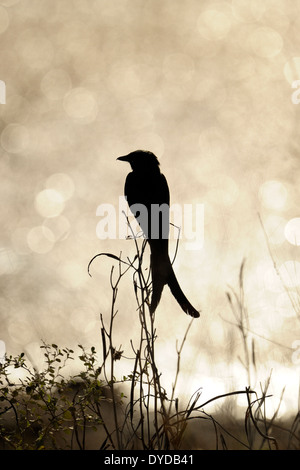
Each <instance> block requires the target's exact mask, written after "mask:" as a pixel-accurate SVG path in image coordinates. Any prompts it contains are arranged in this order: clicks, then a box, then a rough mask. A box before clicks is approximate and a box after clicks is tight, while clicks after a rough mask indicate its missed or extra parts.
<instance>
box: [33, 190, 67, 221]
mask: <svg viewBox="0 0 300 470" xmlns="http://www.w3.org/2000/svg"><path fill="white" fill-rule="evenodd" d="M35 208H36V210H37V212H38V213H39V214H40V215H42V216H43V217H56V216H58V215H60V214H61V212H62V211H63V209H64V198H63V197H62V195H61V193H60V192H58V191H56V190H55V189H44V190H42V191H40V192H39V193H38V194H37V195H36V198H35Z"/></svg>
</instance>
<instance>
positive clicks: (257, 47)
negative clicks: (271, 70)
mask: <svg viewBox="0 0 300 470" xmlns="http://www.w3.org/2000/svg"><path fill="white" fill-rule="evenodd" d="M249 41H250V46H251V49H252V51H253V52H254V53H255V54H256V55H258V56H259V57H264V58H269V59H271V58H273V57H275V56H276V55H278V54H279V53H280V51H281V49H282V47H283V39H282V37H281V35H280V34H279V33H278V32H277V31H275V30H274V29H272V28H267V27H260V28H257V29H255V31H253V32H252V34H251V35H250V38H249Z"/></svg>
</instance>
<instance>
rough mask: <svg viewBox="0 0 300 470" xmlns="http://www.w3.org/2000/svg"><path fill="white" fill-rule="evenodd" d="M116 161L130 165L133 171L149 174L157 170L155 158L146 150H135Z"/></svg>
mask: <svg viewBox="0 0 300 470" xmlns="http://www.w3.org/2000/svg"><path fill="white" fill-rule="evenodd" d="M117 160H121V161H122V162H128V163H130V166H131V168H132V170H133V171H138V172H148V171H150V172H151V171H155V170H156V171H157V170H159V161H158V160H157V157H156V156H155V155H154V153H152V152H149V151H148V150H135V151H134V152H131V153H129V154H128V155H125V156H124V157H119V158H117Z"/></svg>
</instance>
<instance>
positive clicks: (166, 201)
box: [117, 150, 200, 318]
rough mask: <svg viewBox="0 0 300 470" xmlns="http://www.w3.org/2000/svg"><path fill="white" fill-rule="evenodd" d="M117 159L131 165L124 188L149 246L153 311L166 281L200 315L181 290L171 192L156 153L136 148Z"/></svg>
mask: <svg viewBox="0 0 300 470" xmlns="http://www.w3.org/2000/svg"><path fill="white" fill-rule="evenodd" d="M117 160H121V161H124V162H128V163H129V164H130V166H131V168H132V171H131V172H130V173H129V174H128V175H127V178H126V181H125V188H124V192H125V196H126V199H127V202H128V205H129V207H130V210H131V212H132V213H133V215H134V216H135V218H136V220H137V222H138V223H139V225H140V227H141V229H142V231H143V232H144V235H145V237H146V238H147V241H148V243H149V246H150V251H151V263H150V264H151V277H152V298H151V303H150V312H151V313H154V312H155V310H156V308H157V306H158V304H159V301H160V299H161V295H162V291H163V288H164V286H165V285H166V284H167V285H168V286H169V288H170V290H171V292H172V294H173V296H174V297H175V299H176V300H177V302H178V303H179V305H180V306H181V308H182V310H183V311H184V312H185V313H187V314H188V315H190V316H192V317H194V318H198V317H199V316H200V314H199V312H198V311H197V310H196V309H195V308H194V307H193V306H192V305H191V303H190V302H189V301H188V299H187V298H186V296H185V295H184V293H183V292H182V290H181V287H180V285H179V283H178V281H177V279H176V276H175V273H174V270H173V267H172V264H171V261H170V258H169V211H170V193H169V187H168V183H167V180H166V178H165V176H164V175H163V174H162V173H161V171H160V168H159V161H158V159H157V157H156V156H155V155H154V154H153V153H152V152H149V151H145V150H136V151H134V152H131V153H129V154H128V155H125V156H122V157H119V158H117Z"/></svg>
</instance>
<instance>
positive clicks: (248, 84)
mask: <svg viewBox="0 0 300 470" xmlns="http://www.w3.org/2000/svg"><path fill="white" fill-rule="evenodd" d="M299 15H300V2H299V1H291V0H289V1H288V0H276V1H275V0H260V1H257V0H252V1H246V0H232V1H229V0H228V1H219V2H214V1H211V0H206V1H198V0H197V1H196V0H186V1H184V2H181V1H179V0H172V1H170V0H151V1H145V0H144V1H143V0H113V1H112V0H68V1H66V0H65V1H62V0H61V1H58V0H0V79H1V80H3V81H4V82H5V84H6V104H1V105H0V126H1V128H0V130H1V139H0V143H1V147H0V149H1V156H0V172H1V173H0V174H1V185H0V197H1V245H0V288H1V291H0V292H1V310H0V321H1V323H0V324H1V330H0V339H1V340H2V341H4V342H5V344H6V350H7V353H8V354H16V353H19V352H20V351H21V350H24V351H25V352H26V353H28V355H30V357H31V358H34V361H36V363H38V361H39V354H40V352H39V345H40V341H41V339H43V340H45V341H48V342H58V343H59V344H61V345H62V346H64V345H66V346H70V347H72V346H76V345H77V344H78V343H80V344H83V345H86V346H91V345H94V346H95V347H96V348H97V347H100V346H99V345H100V336H99V331H100V323H99V313H100V312H101V313H102V314H103V316H104V318H109V312H110V303H111V291H110V287H109V273H110V266H111V264H112V262H111V260H104V259H101V260H99V259H98V260H97V261H95V262H94V264H93V265H92V268H91V273H92V277H89V276H88V273H87V265H88V262H89V260H90V259H91V258H92V257H93V256H94V255H95V254H97V253H99V252H102V251H104V252H112V253H115V254H117V255H118V254H119V253H120V251H122V253H123V254H124V256H127V255H129V254H130V253H132V251H133V244H132V243H131V242H130V241H126V240H120V239H117V240H110V239H107V240H99V239H98V238H97V236H96V226H97V223H98V222H99V217H97V216H96V210H97V207H98V206H99V205H100V204H113V205H114V207H116V208H117V207H118V201H119V196H121V195H122V194H123V185H124V180H125V177H126V175H127V173H128V171H129V167H127V166H126V165H124V164H121V163H120V162H116V158H117V157H118V156H120V155H124V154H126V153H128V152H130V151H132V150H135V149H138V148H142V149H148V150H151V151H153V152H154V153H155V154H156V155H157V156H158V158H159V160H160V162H161V169H162V172H163V173H164V174H165V175H166V177H167V179H168V182H169V186H170V191H171V202H172V203H179V204H184V203H185V204H193V205H195V204H204V245H203V248H202V249H201V250H199V251H187V250H186V249H185V242H186V240H184V239H182V240H181V241H180V245H179V252H178V255H177V259H176V262H175V271H176V273H177V275H178V279H179V281H180V283H181V285H182V287H183V289H184V291H185V293H186V294H187V296H188V297H189V298H190V300H191V302H192V303H193V304H195V306H196V307H199V308H201V310H202V314H201V318H200V320H197V321H195V322H194V324H193V326H192V330H191V333H190V336H189V341H188V343H187V344H186V346H185V349H184V353H183V357H182V364H183V365H182V368H183V376H182V380H181V386H182V385H184V388H185V390H188V391H189V393H190V392H191V393H192V392H193V391H194V390H195V389H196V388H198V387H201V386H202V387H203V394H204V395H205V396H207V397H210V395H211V391H212V390H215V391H217V392H219V393H222V392H224V391H227V390H232V387H242V388H243V387H244V386H245V385H247V374H246V373H245V370H244V368H243V366H242V365H241V363H240V360H239V356H241V355H242V352H241V349H242V342H241V338H240V336H239V333H238V331H237V328H236V326H235V325H234V323H235V320H234V317H233V316H232V313H231V310H230V306H229V304H228V302H227V299H226V294H225V293H226V291H228V286H229V285H231V286H233V287H234V288H236V287H237V286H238V276H239V268H240V265H241V262H242V260H243V259H244V258H246V265H245V279H244V282H245V299H246V303H247V307H248V312H249V322H250V332H249V335H250V337H251V338H253V340H254V341H255V344H256V355H257V357H256V360H257V363H258V364H259V367H258V372H257V376H256V379H255V380H256V381H257V383H259V381H260V380H262V381H263V380H265V379H266V378H267V377H268V376H269V374H270V370H272V371H273V372H272V383H273V391H274V396H275V398H276V397H279V396H280V393H281V389H282V387H283V386H284V385H285V386H286V393H285V396H284V400H283V403H282V407H281V409H282V410H283V411H284V412H285V413H287V412H292V411H294V410H295V409H296V408H297V400H298V386H299V363H300V356H299V355H297V351H298V350H299V340H300V332H299V285H300V261H299V254H300V252H299V250H300V247H299V245H300V223H299V220H300V219H299V217H300V210H299V179H300V165H299V139H298V132H299V122H300V121H299V116H300V106H297V104H295V103H293V101H292V94H293V93H294V92H295V91H296V90H295V89H293V88H292V83H293V81H295V80H298V79H300V44H299V43H300V40H299V26H300V25H299ZM258 214H259V215H260V217H261V220H262V222H263V225H264V227H265V230H266V234H267V238H268V244H269V247H268V244H267V243H266V238H265V235H264V232H263V229H262V225H261V223H260V220H259V215H258ZM269 248H270V250H271V253H272V256H273V257H274V260H275V261H276V268H277V271H278V272H279V274H280V276H279V275H278V273H277V272H276V269H274V266H273V261H272V257H271V256H270V252H269ZM171 249H174V244H171ZM280 277H281V279H280ZM282 281H283V282H282ZM287 289H288V292H289V295H288V293H287ZM291 298H292V300H293V302H292V303H293V305H292V303H291ZM118 308H119V313H118V326H117V327H116V328H117V330H116V332H115V342H116V346H117V347H118V346H119V344H120V345H122V349H124V350H125V351H127V350H128V349H129V348H130V347H129V339H130V338H131V337H134V335H135V331H134V326H135V324H137V328H138V320H137V317H136V315H137V312H136V305H135V301H134V293H133V288H132V283H131V277H130V275H129V276H127V277H126V279H124V281H123V284H122V287H121V288H120V291H119V295H118ZM156 322H157V330H158V336H159V338H158V348H159V351H160V354H158V356H159V363H160V364H161V368H162V369H163V370H164V372H163V377H164V378H165V379H166V381H167V382H168V381H171V377H172V376H173V373H174V370H175V366H176V349H175V344H176V340H177V339H178V340H181V338H182V336H183V332H184V331H185V329H186V327H187V325H188V322H189V318H188V317H186V316H185V315H184V314H183V313H182V311H181V310H180V308H179V307H178V306H177V304H176V302H175V301H174V300H173V299H172V298H171V295H170V294H169V291H168V289H167V288H166V289H165V291H164V295H163V299H162V302H161V304H160V307H159V309H158V311H157V319H156ZM121 362H122V361H121ZM120 367H124V368H125V369H126V367H127V369H129V370H130V367H131V366H130V365H129V364H127V363H125V364H124V363H123V362H122V365H121V366H120ZM127 372H128V371H127Z"/></svg>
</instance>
